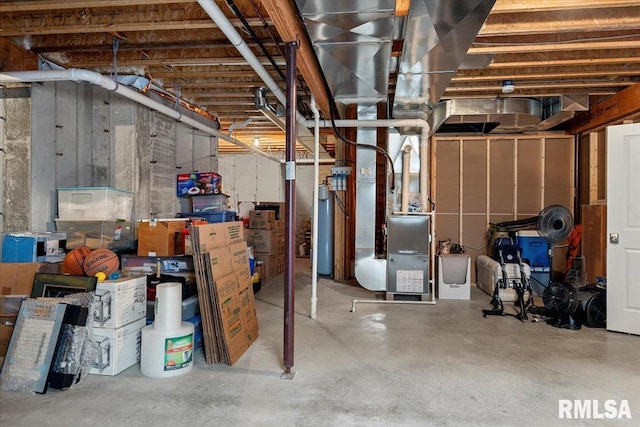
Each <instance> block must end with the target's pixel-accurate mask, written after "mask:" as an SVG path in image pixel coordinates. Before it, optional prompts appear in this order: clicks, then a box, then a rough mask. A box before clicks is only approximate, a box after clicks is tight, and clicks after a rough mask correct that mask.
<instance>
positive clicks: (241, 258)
mask: <svg viewBox="0 0 640 427" xmlns="http://www.w3.org/2000/svg"><path fill="white" fill-rule="evenodd" d="M229 253H230V257H231V259H230V261H231V268H232V270H233V271H235V272H239V273H240V272H245V271H246V272H247V273H249V274H251V273H250V268H249V252H248V251H247V243H246V242H242V243H236V244H235V245H231V246H229Z"/></svg>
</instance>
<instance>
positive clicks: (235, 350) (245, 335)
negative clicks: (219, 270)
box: [216, 273, 258, 365]
mask: <svg viewBox="0 0 640 427" xmlns="http://www.w3.org/2000/svg"><path fill="white" fill-rule="evenodd" d="M216 288H217V290H218V304H219V307H218V308H219V310H220V313H221V320H222V322H221V323H222V329H223V333H224V337H225V343H226V346H227V351H228V354H229V363H230V364H231V365H233V364H234V363H235V362H237V361H238V359H239V358H240V356H242V354H244V352H245V351H246V350H247V348H249V346H250V345H251V344H252V343H253V342H254V341H255V340H256V339H257V338H258V322H257V318H256V315H255V305H254V300H253V287H252V285H251V277H250V276H245V275H242V274H239V273H232V274H230V275H228V276H226V277H223V278H222V279H220V280H218V281H216Z"/></svg>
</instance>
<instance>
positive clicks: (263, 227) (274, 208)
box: [247, 203, 285, 279]
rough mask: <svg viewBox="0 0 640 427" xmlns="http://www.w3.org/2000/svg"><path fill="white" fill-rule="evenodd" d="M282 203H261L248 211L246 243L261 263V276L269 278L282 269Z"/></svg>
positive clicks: (283, 238)
mask: <svg viewBox="0 0 640 427" xmlns="http://www.w3.org/2000/svg"><path fill="white" fill-rule="evenodd" d="M283 216H284V204H283V203H261V204H259V205H257V206H256V209H255V210H253V211H250V212H249V230H247V243H248V245H249V246H251V247H252V248H253V255H254V257H255V259H256V260H257V261H260V262H261V264H262V272H261V276H262V277H263V279H270V278H272V277H274V276H277V275H278V274H280V273H282V272H283V271H284V260H285V257H284V247H285V244H284V242H285V236H284V218H283Z"/></svg>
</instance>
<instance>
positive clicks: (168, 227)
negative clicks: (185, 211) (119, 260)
mask: <svg viewBox="0 0 640 427" xmlns="http://www.w3.org/2000/svg"><path fill="white" fill-rule="evenodd" d="M187 221H188V220H187V219H186V218H185V219H182V218H177V219H158V220H148V221H142V222H140V224H139V226H138V256H174V255H183V254H184V232H183V230H185V229H186V227H187Z"/></svg>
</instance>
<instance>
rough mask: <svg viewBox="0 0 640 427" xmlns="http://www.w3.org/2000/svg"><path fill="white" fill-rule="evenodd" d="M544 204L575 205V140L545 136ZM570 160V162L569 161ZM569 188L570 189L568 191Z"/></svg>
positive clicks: (570, 206)
mask: <svg viewBox="0 0 640 427" xmlns="http://www.w3.org/2000/svg"><path fill="white" fill-rule="evenodd" d="M544 144H545V164H544V168H545V170H544V180H545V181H544V206H543V207H545V206H549V205H555V204H558V205H562V206H565V207H567V208H568V209H571V208H572V207H573V197H572V196H573V191H572V190H573V168H572V167H571V164H572V159H573V141H571V140H570V139H567V138H545V140H544ZM567 160H569V162H567ZM567 190H569V191H567Z"/></svg>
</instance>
